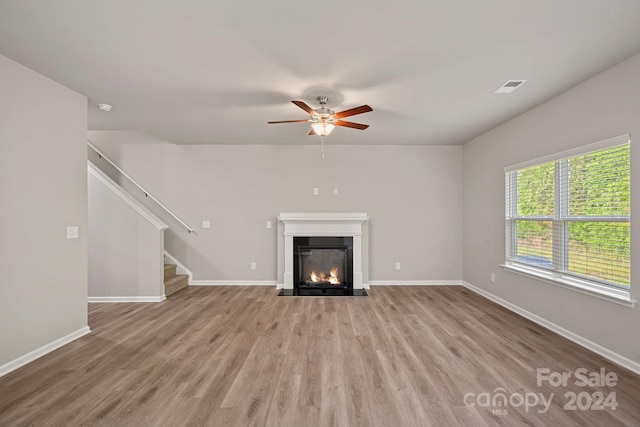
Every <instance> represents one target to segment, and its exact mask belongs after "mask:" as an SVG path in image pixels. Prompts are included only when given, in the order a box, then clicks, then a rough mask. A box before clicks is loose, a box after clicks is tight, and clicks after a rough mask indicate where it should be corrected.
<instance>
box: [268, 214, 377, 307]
mask: <svg viewBox="0 0 640 427" xmlns="http://www.w3.org/2000/svg"><path fill="white" fill-rule="evenodd" d="M368 219H369V217H368V216H367V214H366V213H281V214H280V215H279V216H278V220H279V221H278V235H279V237H278V277H280V278H281V279H282V285H280V286H281V287H282V288H283V289H282V291H281V292H280V295H366V292H365V287H366V286H367V285H366V280H368V274H367V269H368V266H369V262H368V248H367V243H368V232H367V230H368V227H367V221H368ZM334 268H335V270H334ZM316 270H317V271H316ZM332 270H334V271H333V274H332ZM313 273H315V274H313ZM334 277H335V278H334Z"/></svg>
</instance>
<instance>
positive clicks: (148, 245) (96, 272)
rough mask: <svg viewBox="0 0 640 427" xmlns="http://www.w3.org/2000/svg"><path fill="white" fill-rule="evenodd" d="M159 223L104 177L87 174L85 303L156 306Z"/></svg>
mask: <svg viewBox="0 0 640 427" xmlns="http://www.w3.org/2000/svg"><path fill="white" fill-rule="evenodd" d="M165 229H166V225H165V224H163V223H162V221H160V220H159V219H158V218H157V217H155V216H154V215H153V214H152V213H151V212H149V211H148V210H147V209H146V208H144V207H143V206H141V205H140V204H139V203H138V202H136V201H135V200H133V199H132V198H131V196H130V195H129V194H127V193H126V192H124V191H123V190H122V189H120V188H119V186H118V185H117V184H116V183H115V182H113V181H111V179H110V178H108V177H107V176H106V175H104V174H102V173H101V172H100V171H99V170H96V169H95V168H93V167H92V170H91V171H90V173H89V300H90V301H162V300H163V299H164V230H165Z"/></svg>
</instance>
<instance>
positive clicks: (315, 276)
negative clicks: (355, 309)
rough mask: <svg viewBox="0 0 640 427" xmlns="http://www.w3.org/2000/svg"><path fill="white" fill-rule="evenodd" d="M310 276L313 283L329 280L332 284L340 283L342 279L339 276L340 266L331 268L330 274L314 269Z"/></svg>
mask: <svg viewBox="0 0 640 427" xmlns="http://www.w3.org/2000/svg"><path fill="white" fill-rule="evenodd" d="M309 278H310V279H311V281H312V282H313V283H318V282H329V283H331V284H332V285H339V284H340V279H339V278H338V267H333V268H331V270H330V271H329V275H328V276H327V274H326V273H324V272H320V273H316V272H315V271H312V272H311V275H310V276H309Z"/></svg>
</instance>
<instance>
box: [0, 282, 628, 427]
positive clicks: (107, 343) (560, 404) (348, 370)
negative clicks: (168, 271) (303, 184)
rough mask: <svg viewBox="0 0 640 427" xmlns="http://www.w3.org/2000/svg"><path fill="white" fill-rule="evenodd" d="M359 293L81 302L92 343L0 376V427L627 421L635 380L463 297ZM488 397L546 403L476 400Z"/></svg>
mask: <svg viewBox="0 0 640 427" xmlns="http://www.w3.org/2000/svg"><path fill="white" fill-rule="evenodd" d="M369 294H370V295H369V296H368V297H278V296H277V291H276V290H275V289H269V288H265V287H224V286H223V287H189V288H187V289H185V290H183V291H181V292H179V293H177V294H175V295H173V296H172V297H171V298H169V299H168V300H166V301H164V302H162V303H138V304H136V303H118V304H90V305H89V324H90V327H91V329H92V333H91V334H89V335H87V336H84V337H82V338H79V339H78V340H76V341H74V342H72V343H70V344H68V345H66V346H64V347H62V348H60V349H58V350H56V351H54V352H52V353H50V354H48V355H46V356H44V357H42V358H40V359H38V360H36V361H34V362H32V363H30V364H28V365H26V366H24V367H22V368H20V369H17V370H16V371H14V372H11V373H10V374H7V375H5V376H4V377H2V378H0V425H1V426H9V427H14V426H46V427H48V426H64V427H67V426H76V425H77V426H139V425H144V426H167V425H172V426H173V425H185V426H248V425H255V426H279V427H288V426H295V427H298V426H311V425H313V426H367V427H370V426H403V427H404V426H421V427H422V426H518V425H527V426H547V425H558V426H560V425H561V426H570V425H582V426H602V425H606V426H638V425H640V399H639V396H640V378H639V377H638V376H637V375H635V374H633V373H631V372H629V371H628V370H626V369H624V368H621V367H619V366H616V365H615V364H612V363H611V362H609V361H607V360H604V359H603V358H602V357H600V356H599V355H597V354H595V353H592V352H590V351H588V350H586V349H584V348H583V347H580V346H579V345H577V344H575V343H573V342H570V341H568V340H566V339H565V338H563V337H561V336H559V335H557V334H554V333H552V332H550V331H548V330H546V329H544V328H543V327H541V326H539V325H537V324H534V323H532V322H530V321H529V320H527V319H525V318H523V317H520V316H518V315H516V314H514V313H512V312H510V311H508V310H506V309H505V308H503V307H501V306H498V305H496V304H494V303H492V302H491V301H488V300H486V299H485V298H483V297H481V296H479V295H477V294H474V293H472V292H470V291H469V290H467V289H465V288H462V287H458V286H443V287H433V286H393V287H384V286H379V287H375V288H374V289H372V290H371V291H370V292H369ZM538 368H548V369H550V371H552V372H575V370H576V369H577V368H586V369H587V370H589V371H592V372H598V371H599V370H600V369H601V368H603V369H605V370H606V371H607V372H614V373H616V375H617V377H618V383H617V385H616V386H615V387H603V386H586V387H579V386H576V385H575V384H573V383H569V384H567V386H562V387H554V386H551V385H549V384H543V385H541V386H538V385H537V383H536V372H537V369H538ZM501 390H503V391H504V393H506V395H511V396H513V395H522V396H525V394H526V393H529V394H531V393H537V394H539V395H543V396H545V397H550V396H551V394H553V395H554V397H553V399H552V400H551V404H550V406H549V407H548V408H546V409H544V408H543V406H542V405H541V404H539V405H537V406H535V407H531V408H527V407H525V406H523V405H517V404H513V402H511V403H508V404H507V405H506V406H497V407H494V406H491V405H486V404H483V402H484V401H483V400H482V399H483V397H482V396H484V398H487V397H488V398H489V399H491V398H494V397H495V396H496V393H499V392H502V391H501ZM611 392H615V394H616V402H617V404H618V406H617V408H616V409H615V410H611V409H607V410H584V409H583V410H567V409H566V408H565V407H564V406H565V404H566V398H565V393H576V394H577V393H586V395H584V396H583V397H585V398H586V397H592V396H596V395H597V393H604V394H608V393H611ZM587 395H588V396H587ZM516 397H517V396H516ZM529 397H531V396H529ZM465 399H466V400H465ZM515 402H516V403H517V399H516V401H515ZM543 409H544V411H543Z"/></svg>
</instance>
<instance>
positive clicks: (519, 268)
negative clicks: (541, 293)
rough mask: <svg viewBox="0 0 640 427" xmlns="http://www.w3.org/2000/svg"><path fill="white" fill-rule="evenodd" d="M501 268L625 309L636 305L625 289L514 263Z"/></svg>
mask: <svg viewBox="0 0 640 427" xmlns="http://www.w3.org/2000/svg"><path fill="white" fill-rule="evenodd" d="M501 267H502V268H504V269H505V270H507V271H511V272H513V273H516V274H521V275H524V276H528V277H533V278H535V279H539V280H542V281H544V282H547V283H550V284H552V285H556V286H560V287H563V288H565V289H570V290H572V291H576V292H580V293H582V294H585V295H589V296H592V297H595V298H599V299H602V300H605V301H609V302H612V303H615V304H619V305H623V306H625V307H630V308H633V307H634V306H635V304H636V301H635V300H633V299H631V292H630V291H628V290H625V289H619V290H618V289H612V288H609V287H607V286H601V285H598V284H596V283H593V282H588V281H586V280H580V279H578V278H575V277H571V276H567V275H564V274H562V273H557V272H555V271H548V270H543V269H540V268H535V267H529V266H524V265H519V264H515V263H507V264H503V265H502V266H501Z"/></svg>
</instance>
